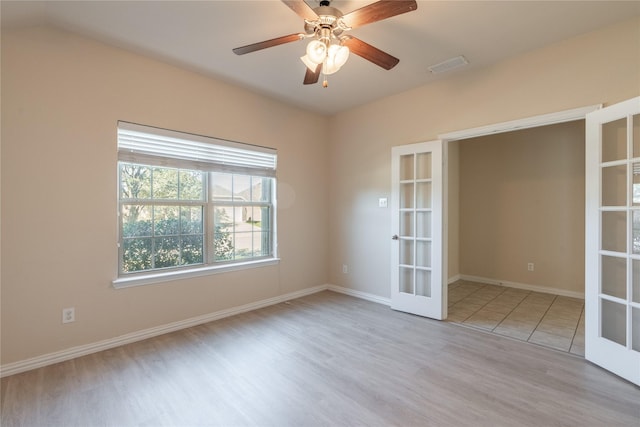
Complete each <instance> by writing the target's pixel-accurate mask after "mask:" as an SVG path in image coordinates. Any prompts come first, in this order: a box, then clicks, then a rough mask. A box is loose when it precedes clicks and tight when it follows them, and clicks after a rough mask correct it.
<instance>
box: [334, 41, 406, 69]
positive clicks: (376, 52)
mask: <svg viewBox="0 0 640 427" xmlns="http://www.w3.org/2000/svg"><path fill="white" fill-rule="evenodd" d="M342 44H343V45H345V46H347V47H348V48H349V51H350V52H351V53H354V54H356V55H358V56H360V57H362V58H364V59H366V60H367V61H371V62H373V63H374V64H376V65H378V66H380V67H382V68H384V69H385V70H390V69H392V68H393V67H395V66H396V65H397V64H398V62H400V60H399V59H398V58H396V57H394V56H391V55H389V54H388V53H386V52H383V51H381V50H380V49H378V48H377V47H373V46H371V45H370V44H368V43H365V42H363V41H362V40H360V39H358V38H355V37H349V38H348V39H345V40H344V41H343V42H342Z"/></svg>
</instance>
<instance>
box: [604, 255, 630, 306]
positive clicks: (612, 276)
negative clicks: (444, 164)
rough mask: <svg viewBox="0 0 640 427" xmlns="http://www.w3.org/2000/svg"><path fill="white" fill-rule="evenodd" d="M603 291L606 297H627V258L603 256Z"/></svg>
mask: <svg viewBox="0 0 640 427" xmlns="http://www.w3.org/2000/svg"><path fill="white" fill-rule="evenodd" d="M601 259H602V282H601V283H602V290H601V292H602V293H603V294H605V295H610V296H612V297H618V298H625V296H626V295H627V258H626V257H625V258H618V257H612V256H606V255H602V258H601Z"/></svg>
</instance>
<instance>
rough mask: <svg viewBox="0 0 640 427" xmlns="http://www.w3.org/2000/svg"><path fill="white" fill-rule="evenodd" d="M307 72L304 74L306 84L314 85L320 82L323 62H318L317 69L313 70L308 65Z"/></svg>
mask: <svg viewBox="0 0 640 427" xmlns="http://www.w3.org/2000/svg"><path fill="white" fill-rule="evenodd" d="M305 68H307V72H306V73H305V75H304V82H303V83H304V84H306V85H312V84H315V83H318V79H319V78H320V71H321V70H322V64H318V66H317V67H316V70H315V71H311V70H310V69H309V68H308V67H305Z"/></svg>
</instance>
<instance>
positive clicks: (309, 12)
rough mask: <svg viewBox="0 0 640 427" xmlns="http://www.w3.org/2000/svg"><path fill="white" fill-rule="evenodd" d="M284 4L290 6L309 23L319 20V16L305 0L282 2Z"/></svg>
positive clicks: (286, 0) (285, 0)
mask: <svg viewBox="0 0 640 427" xmlns="http://www.w3.org/2000/svg"><path fill="white" fill-rule="evenodd" d="M282 3H284V4H286V5H287V6H289V9H291V10H293V11H294V12H295V13H297V14H298V16H299V17H301V18H302V19H306V20H308V21H315V20H316V19H318V14H317V13H315V12H314V11H313V9H311V7H310V6H309V5H308V4H307V3H305V2H304V0H282Z"/></svg>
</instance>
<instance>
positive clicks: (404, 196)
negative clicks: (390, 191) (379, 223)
mask: <svg viewBox="0 0 640 427" xmlns="http://www.w3.org/2000/svg"><path fill="white" fill-rule="evenodd" d="M411 208H413V182H405V183H402V184H400V209H411Z"/></svg>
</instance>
